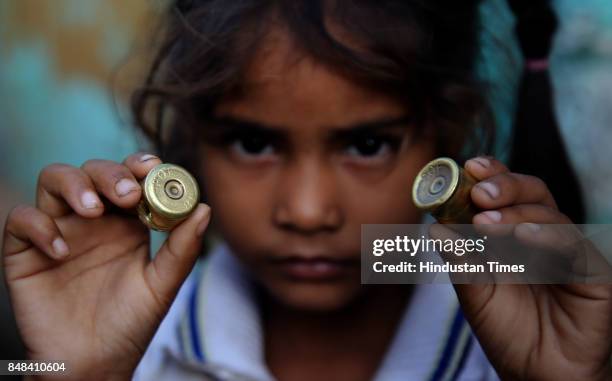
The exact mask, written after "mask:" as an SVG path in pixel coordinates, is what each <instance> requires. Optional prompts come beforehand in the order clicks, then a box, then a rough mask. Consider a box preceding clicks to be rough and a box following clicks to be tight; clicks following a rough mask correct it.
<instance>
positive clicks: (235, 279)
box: [139, 245, 477, 381]
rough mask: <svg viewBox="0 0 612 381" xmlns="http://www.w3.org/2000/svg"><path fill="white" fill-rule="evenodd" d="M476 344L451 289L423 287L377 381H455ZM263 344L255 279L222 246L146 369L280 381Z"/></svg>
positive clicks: (185, 293)
mask: <svg viewBox="0 0 612 381" xmlns="http://www.w3.org/2000/svg"><path fill="white" fill-rule="evenodd" d="M472 342H473V338H472V335H471V330H470V328H469V325H468V324H467V322H466V321H465V320H464V319H463V315H462V314H461V310H460V309H459V305H458V302H457V298H456V295H455V293H454V290H453V288H452V286H451V285H449V284H432V285H419V286H415V289H414V292H413V294H412V296H411V300H410V302H409V304H408V306H407V308H406V311H405V312H404V316H403V318H402V321H401V323H400V325H399V328H398V330H397V332H396V334H395V337H394V339H393V341H392V343H391V346H390V347H389V350H388V351H387V353H386V355H385V357H384V359H383V362H382V364H381V366H380V368H379V369H378V371H377V372H376V375H375V377H374V380H375V381H396V380H435V381H438V380H441V381H444V380H449V379H452V377H453V376H454V373H455V372H456V370H457V369H459V368H461V367H462V365H463V363H464V362H465V358H466V355H467V353H468V352H469V350H470V346H471V344H472ZM262 343H263V337H262V329H261V322H260V317H259V314H258V311H257V307H256V305H255V298H254V295H253V288H252V284H251V281H250V278H249V276H248V275H247V273H246V272H245V270H244V269H243V267H242V265H241V264H240V263H239V262H238V260H237V259H236V258H235V257H234V255H233V254H232V253H231V252H230V251H229V249H228V248H227V246H225V245H218V246H217V247H216V248H215V249H214V250H213V251H212V252H211V254H210V255H209V257H208V258H207V260H206V261H204V262H203V263H201V264H200V265H199V266H198V268H197V269H196V270H194V272H193V273H192V274H191V275H190V277H189V278H188V280H187V281H186V282H185V284H184V286H183V287H182V288H181V290H180V292H179V295H178V296H177V299H176V300H175V302H174V303H173V305H172V308H171V309H170V312H169V313H168V316H167V317H166V318H165V319H164V321H163V322H162V325H161V327H160V329H159V330H158V333H156V336H155V338H154V339H153V342H152V344H151V346H150V348H149V349H148V350H147V354H145V358H144V359H143V361H142V362H141V364H140V365H139V368H141V369H140V370H142V371H143V372H144V371H147V373H149V372H151V373H152V374H154V372H156V371H161V370H160V369H161V368H163V367H164V366H167V364H166V362H167V361H168V357H170V358H171V359H173V360H172V361H173V362H175V363H179V364H182V365H181V366H182V367H183V368H190V369H192V370H193V371H194V372H196V373H197V372H198V371H199V372H208V373H211V370H212V372H214V373H215V374H216V375H217V376H219V375H220V374H221V377H220V378H221V379H224V378H227V379H235V378H236V377H234V376H235V375H239V376H240V377H237V379H251V380H257V381H274V377H273V376H272V375H271V374H270V371H269V370H268V369H267V367H266V365H265V359H264V351H263V344H262ZM476 344H477V343H476ZM156 348H157V349H156ZM164 364H166V365H164ZM147 368H157V369H158V370H155V369H147ZM158 374H159V373H158ZM223 374H230V375H233V376H232V377H224V376H223Z"/></svg>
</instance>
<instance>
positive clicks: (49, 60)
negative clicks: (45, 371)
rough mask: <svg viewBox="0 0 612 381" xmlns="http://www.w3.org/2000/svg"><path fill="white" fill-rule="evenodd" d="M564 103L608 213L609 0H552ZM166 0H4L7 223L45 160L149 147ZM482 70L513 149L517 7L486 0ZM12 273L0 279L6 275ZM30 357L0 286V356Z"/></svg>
mask: <svg viewBox="0 0 612 381" xmlns="http://www.w3.org/2000/svg"><path fill="white" fill-rule="evenodd" d="M553 2H554V7H555V10H556V12H557V13H558V15H559V18H560V21H561V25H560V29H559V32H558V33H557V35H556V39H555V44H554V49H553V53H552V60H551V65H552V79H553V85H554V89H555V97H556V106H555V107H556V113H557V117H558V119H559V123H560V129H561V132H562V135H563V137H564V140H565V143H566V148H567V150H568V152H569V156H570V159H571V161H572V163H573V164H574V167H575V168H576V170H577V173H578V177H579V181H580V183H581V185H582V188H583V190H584V194H585V196H586V200H585V201H586V208H587V221H586V222H587V223H610V222H612V201H611V200H610V194H612V165H610V163H611V162H612V153H611V152H610V147H611V146H612V107H610V106H611V105H610V102H611V101H610V99H612V4H611V3H610V1H609V0H583V1H580V2H578V1H575V0H555V1H553ZM167 3H168V0H130V1H122V0H0V221H1V222H0V227H2V225H3V223H4V219H5V217H6V214H7V213H8V212H9V210H10V209H11V207H12V206H14V205H15V204H17V203H22V202H27V203H33V199H34V190H35V186H36V179H37V174H38V172H39V171H40V169H41V168H43V167H44V166H46V165H48V164H50V163H53V162H64V163H69V164H73V165H77V166H78V165H80V164H81V163H83V162H84V161H86V160H88V159H91V158H106V159H113V160H122V158H123V157H124V156H126V155H127V154H129V153H131V152H134V151H136V150H138V149H143V148H146V145H145V142H144V140H143V139H142V138H141V137H139V136H138V135H137V134H136V133H135V132H134V130H133V128H132V120H131V116H130V113H129V108H128V99H129V96H130V92H131V91H133V89H134V88H135V87H136V86H137V85H138V84H139V83H140V82H141V81H142V80H143V77H144V74H145V72H146V69H147V67H148V63H149V60H150V58H151V54H152V53H153V52H152V51H151V44H149V43H148V42H149V41H150V38H151V36H152V33H153V32H154V31H155V27H156V26H157V22H158V21H159V16H160V15H161V13H162V12H163V11H164V10H165V8H166V7H167ZM483 12H484V15H485V33H484V34H483V41H484V42H485V51H484V52H483V57H484V60H483V64H482V67H481V71H482V73H483V77H484V78H485V79H487V80H489V81H490V82H491V83H492V84H493V89H494V90H495V91H494V92H493V93H492V95H491V96H492V100H493V104H494V108H495V111H496V117H497V120H498V124H499V135H500V140H499V143H498V152H497V154H498V156H499V157H500V158H502V159H505V158H506V156H507V154H508V152H507V150H508V147H507V141H508V136H509V131H510V126H511V125H512V113H513V107H514V97H515V91H516V87H517V86H516V82H517V79H518V77H519V75H520V73H521V70H522V67H521V60H520V57H519V56H518V53H517V48H516V42H515V41H514V38H513V17H512V16H511V14H510V12H509V10H508V8H507V7H506V5H505V2H504V1H502V0H487V1H486V2H485V4H484V5H483ZM3 284H4V283H3V282H2V285H3ZM21 358H24V354H23V349H22V346H21V344H20V342H19V339H18V335H17V332H16V329H15V326H14V322H13V318H12V316H11V313H10V305H9V303H8V299H7V294H6V289H5V288H4V286H1V287H0V359H21Z"/></svg>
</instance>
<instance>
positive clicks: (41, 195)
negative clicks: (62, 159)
mask: <svg viewBox="0 0 612 381" xmlns="http://www.w3.org/2000/svg"><path fill="white" fill-rule="evenodd" d="M36 206H37V208H39V209H40V211H42V212H43V213H45V214H47V215H49V216H51V217H60V216H63V215H65V214H67V213H70V212H71V211H75V212H76V213H77V214H79V215H81V216H83V217H89V218H92V217H98V216H100V215H101V214H102V213H103V212H104V205H103V204H102V201H101V200H100V198H99V197H98V195H97V194H96V192H95V188H94V185H93V183H92V181H91V179H90V178H89V177H88V176H87V175H86V174H85V173H84V172H83V171H82V170H80V169H79V168H75V167H72V166H70V165H66V164H52V165H49V166H47V167H45V168H44V169H43V170H42V171H41V172H40V175H39V177H38V184H37V187H36Z"/></svg>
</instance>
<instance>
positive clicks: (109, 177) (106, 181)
mask: <svg viewBox="0 0 612 381" xmlns="http://www.w3.org/2000/svg"><path fill="white" fill-rule="evenodd" d="M82 168H83V171H84V172H85V173H86V174H87V175H88V176H89V177H90V178H91V179H92V181H93V182H94V184H95V186H96V189H98V191H99V192H101V193H102V194H103V195H104V196H105V197H106V198H107V199H108V200H110V202H112V203H113V204H114V205H117V206H119V207H121V208H133V207H135V206H136V204H138V201H140V195H141V188H140V185H139V184H138V182H137V181H136V178H135V177H134V174H133V173H132V172H131V171H130V170H129V169H128V167H126V166H125V165H122V164H119V163H116V162H113V161H110V160H90V161H87V162H86V163H85V164H83V166H82Z"/></svg>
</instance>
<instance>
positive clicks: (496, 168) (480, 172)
mask: <svg viewBox="0 0 612 381" xmlns="http://www.w3.org/2000/svg"><path fill="white" fill-rule="evenodd" d="M464 168H465V170H466V172H468V174H470V175H471V176H472V177H474V178H475V179H476V180H478V181H482V180H485V179H488V178H489V177H492V176H495V175H499V174H501V173H507V172H510V170H509V169H508V167H506V165H504V163H502V162H501V161H499V160H497V159H495V158H494V157H493V156H478V157H475V158H472V159H470V160H468V161H466V162H465V165H464Z"/></svg>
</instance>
